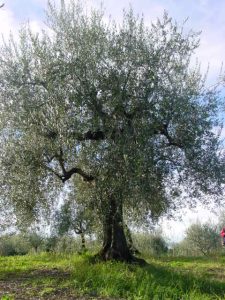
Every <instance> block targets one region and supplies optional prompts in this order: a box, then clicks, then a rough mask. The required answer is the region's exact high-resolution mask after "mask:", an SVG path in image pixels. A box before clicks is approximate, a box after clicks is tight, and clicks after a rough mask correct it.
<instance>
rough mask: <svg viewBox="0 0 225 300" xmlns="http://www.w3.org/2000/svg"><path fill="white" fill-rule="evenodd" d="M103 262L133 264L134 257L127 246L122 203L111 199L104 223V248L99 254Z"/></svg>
mask: <svg viewBox="0 0 225 300" xmlns="http://www.w3.org/2000/svg"><path fill="white" fill-rule="evenodd" d="M99 255H100V257H101V258H102V259H103V260H113V259H115V260H120V261H126V262H131V261H133V260H134V257H133V255H132V253H131V251H130V249H129V247H128V245H127V241H126V237H125V233H124V228H123V209H122V203H121V201H119V200H118V201H117V200H116V199H115V198H114V197H110V199H109V208H108V210H107V211H106V213H105V218H104V221H103V247H102V250H101V251H100V253H99Z"/></svg>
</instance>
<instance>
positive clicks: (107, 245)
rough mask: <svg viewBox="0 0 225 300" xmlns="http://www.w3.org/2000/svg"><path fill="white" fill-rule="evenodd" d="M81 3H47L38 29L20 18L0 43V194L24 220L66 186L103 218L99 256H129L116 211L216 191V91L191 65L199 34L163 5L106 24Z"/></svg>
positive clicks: (134, 214)
mask: <svg viewBox="0 0 225 300" xmlns="http://www.w3.org/2000/svg"><path fill="white" fill-rule="evenodd" d="M81 2H82V1H71V2H70V3H69V4H68V5H65V4H63V5H62V7H61V8H57V7H56V6H55V5H54V4H52V3H50V4H49V9H48V16H47V24H48V26H49V30H48V31H45V32H44V31H43V32H42V34H39V35H37V34H33V33H32V32H31V31H30V29H29V28H25V29H22V30H21V31H20V34H19V39H18V41H14V40H13V39H10V40H9V41H8V42H5V43H4V44H3V46H2V47H1V49H0V90H1V95H0V101H1V102H0V108H1V109H0V140H1V148H0V151H1V152H0V163H1V175H0V178H1V183H0V184H1V197H3V198H4V199H8V200H9V201H11V203H13V205H14V207H15V210H16V211H17V213H18V214H20V215H23V216H26V217H25V218H24V220H26V221H27V220H28V218H31V217H32V216H34V215H37V214H38V212H39V210H40V209H42V208H46V209H47V208H48V207H51V205H50V204H51V203H52V202H54V201H55V199H56V198H57V197H58V196H59V195H60V193H61V192H62V191H63V190H65V187H66V189H67V191H68V190H70V191H73V192H74V191H75V194H76V201H77V203H81V204H85V205H88V206H89V207H90V209H91V210H92V212H93V213H94V214H95V216H96V218H97V219H98V220H99V221H100V222H101V224H102V232H103V245H102V249H101V251H100V252H99V256H100V257H101V258H102V259H104V260H107V259H119V260H123V261H132V260H134V257H133V255H132V253H131V251H130V249H129V247H128V245H127V241H126V237H125V233H124V225H123V224H124V222H123V219H124V214H129V217H130V218H132V219H133V220H134V221H135V220H137V221H138V220H139V219H141V218H142V219H144V218H145V219H146V220H148V219H149V218H151V219H153V218H157V217H158V216H160V215H161V214H162V213H167V212H168V211H170V212H171V213H172V212H173V211H175V209H176V207H180V206H181V205H188V203H190V202H191V203H192V205H194V197H196V196H204V194H209V193H211V194H220V193H221V184H222V183H223V182H224V178H225V176H224V172H225V167H224V161H223V157H222V154H221V152H220V142H219V137H218V135H217V134H216V133H215V128H218V126H219V125H220V123H219V119H218V117H217V115H218V112H219V109H220V98H219V96H218V94H217V91H216V90H215V89H207V87H206V85H205V77H204V76H202V75H201V73H200V71H199V66H198V65H196V66H193V65H192V66H191V65H190V61H191V57H192V54H193V53H194V51H195V49H196V48H197V47H198V45H199V35H198V34H196V33H193V32H192V31H190V32H187V31H186V30H183V28H180V27H179V26H178V25H177V23H176V22H174V21H172V20H171V18H169V17H168V15H167V14H164V16H163V18H162V19H161V20H158V21H157V22H156V23H154V24H152V25H151V26H149V27H148V26H146V25H145V23H144V20H143V19H142V18H139V17H136V16H135V15H134V13H133V11H132V10H128V11H126V12H124V16H123V21H122V24H119V25H118V24H116V23H115V22H113V21H109V22H108V23H107V22H106V21H105V20H106V18H105V16H104V13H103V12H102V11H101V10H92V11H91V12H90V14H88V15H87V13H86V10H85V8H84V7H83V6H82V3H81ZM62 3H63V2H62ZM182 191H184V192H185V195H188V196H189V197H186V198H185V200H184V202H183V203H182V201H183V197H181V196H180V193H181V192H182ZM177 196H178V197H177ZM208 199H209V198H208ZM25 213H26V215H25Z"/></svg>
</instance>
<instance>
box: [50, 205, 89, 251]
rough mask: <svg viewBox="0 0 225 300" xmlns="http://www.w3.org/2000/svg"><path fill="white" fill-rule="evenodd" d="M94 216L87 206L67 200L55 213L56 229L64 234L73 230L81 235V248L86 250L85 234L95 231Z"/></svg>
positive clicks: (58, 232) (59, 233) (60, 233)
mask: <svg viewBox="0 0 225 300" xmlns="http://www.w3.org/2000/svg"><path fill="white" fill-rule="evenodd" d="M93 224H94V220H93V216H92V215H91V213H90V211H89V210H88V208H87V207H86V208H85V207H84V206H83V207H82V206H78V205H72V203H71V202H70V201H67V202H65V203H64V204H63V205H62V206H61V207H60V209H59V210H58V211H56V214H55V222H54V225H55V230H56V232H57V234H58V235H60V236H62V235H65V234H68V233H69V232H71V231H72V232H73V233H76V234H78V235H79V236H80V237H81V250H82V251H85V250H86V242H85V235H86V234H91V233H93V232H92V230H93V227H94V225H93Z"/></svg>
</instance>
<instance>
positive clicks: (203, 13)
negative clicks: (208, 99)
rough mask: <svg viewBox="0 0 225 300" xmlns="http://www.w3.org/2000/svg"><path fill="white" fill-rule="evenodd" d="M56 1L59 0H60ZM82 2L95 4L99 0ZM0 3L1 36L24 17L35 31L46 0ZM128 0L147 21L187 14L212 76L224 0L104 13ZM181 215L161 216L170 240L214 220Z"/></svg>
mask: <svg viewBox="0 0 225 300" xmlns="http://www.w3.org/2000/svg"><path fill="white" fill-rule="evenodd" d="M57 2H58V3H60V0H57ZM65 2H67V0H65ZM82 2H85V3H86V4H87V5H89V6H99V5H100V3H101V2H102V0H82ZM1 3H5V6H4V7H3V8H2V9H1V10H0V32H1V33H3V34H4V35H5V36H7V35H8V34H9V32H10V30H11V31H13V32H14V33H16V31H17V30H18V28H19V27H20V26H21V24H22V23H24V22H27V21H28V20H29V22H30V25H31V27H32V28H33V30H35V31H39V30H40V29H41V28H42V27H43V24H44V23H43V21H44V9H45V8H46V5H47V0H0V4H1ZM129 4H131V5H132V7H133V8H134V10H135V12H137V13H139V14H142V13H143V14H144V16H145V20H146V22H147V23H149V24H150V23H151V21H154V20H155V19H156V18H157V17H160V16H162V14H163V12H164V10H166V11H167V12H168V13H169V15H170V16H171V17H173V18H174V19H175V20H177V22H178V23H180V24H181V23H182V22H183V21H184V20H185V19H186V18H188V22H187V23H186V27H187V29H193V30H195V31H202V34H201V44H200V47H199V49H198V50H197V52H196V56H197V57H198V58H199V61H200V62H201V64H202V70H203V71H204V70H206V69H207V66H208V64H210V71H209V81H210V82H213V81H214V80H216V78H217V76H218V74H219V71H220V68H221V64H222V62H223V61H224V63H225V16H224V15H225V0H216V1H213V0H130V1H129V0H105V1H104V7H105V10H106V15H112V17H113V18H115V19H117V20H118V21H119V20H120V19H121V16H122V9H123V8H127V7H129ZM183 215H184V219H183V222H175V221H166V220H163V223H162V228H163V229H164V231H165V233H166V234H167V235H168V236H169V237H171V239H173V240H179V239H180V238H181V237H182V236H183V234H184V231H185V229H186V228H187V226H188V225H189V224H190V223H191V222H194V221H196V220H197V219H199V220H204V221H206V220H207V219H208V218H211V220H215V215H213V214H211V213H210V212H209V210H207V209H204V208H202V207H197V209H196V210H195V211H194V212H193V211H189V210H186V211H184V212H183Z"/></svg>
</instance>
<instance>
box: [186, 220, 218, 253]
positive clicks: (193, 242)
mask: <svg viewBox="0 0 225 300" xmlns="http://www.w3.org/2000/svg"><path fill="white" fill-rule="evenodd" d="M185 240H186V245H187V246H188V248H189V249H190V251H193V250H198V251H199V252H200V253H201V254H203V255H208V254H210V253H211V252H212V251H215V250H217V249H218V248H219V245H220V236H219V234H218V231H217V228H216V226H214V225H210V224H199V223H196V224H192V225H191V226H190V227H189V228H188V229H187V232H186V238H185Z"/></svg>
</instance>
